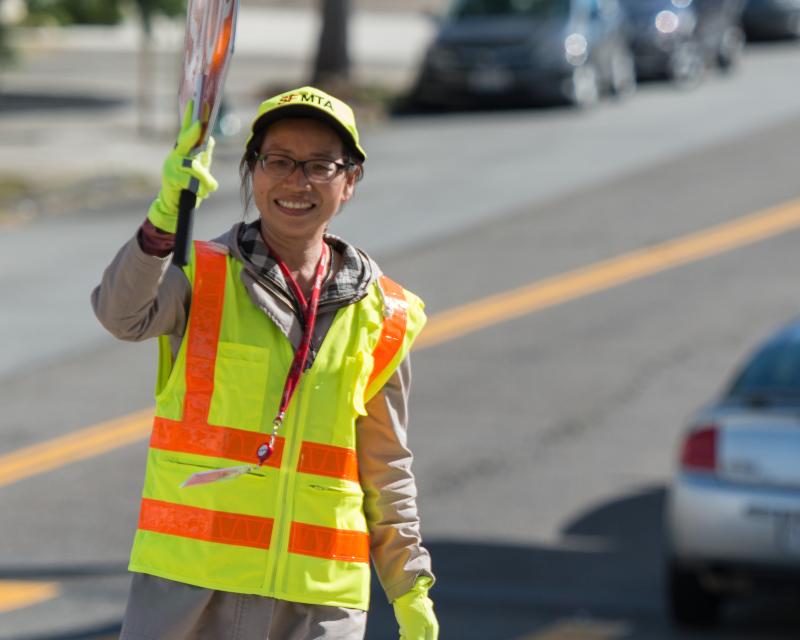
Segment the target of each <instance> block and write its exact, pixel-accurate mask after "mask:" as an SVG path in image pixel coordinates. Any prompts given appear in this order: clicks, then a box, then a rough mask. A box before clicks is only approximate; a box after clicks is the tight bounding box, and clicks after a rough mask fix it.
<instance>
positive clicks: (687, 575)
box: [667, 562, 722, 627]
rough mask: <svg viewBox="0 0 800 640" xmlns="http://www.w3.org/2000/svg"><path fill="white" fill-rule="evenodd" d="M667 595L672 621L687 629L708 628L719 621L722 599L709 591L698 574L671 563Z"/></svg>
mask: <svg viewBox="0 0 800 640" xmlns="http://www.w3.org/2000/svg"><path fill="white" fill-rule="evenodd" d="M668 580H669V584H668V585H667V594H668V598H669V609H670V614H671V616H672V620H673V621H674V622H675V623H676V624H678V625H680V626H686V627H708V626H712V625H713V624H714V623H716V622H717V621H718V620H719V614H720V608H721V605H722V598H721V597H720V596H719V595H718V594H716V593H712V592H711V591H709V590H708V589H707V588H706V587H705V586H704V585H703V583H702V581H701V580H700V577H699V576H698V575H697V573H696V572H694V571H690V570H688V569H684V568H682V567H680V566H679V565H678V564H677V563H675V562H671V563H670V565H669V569H668Z"/></svg>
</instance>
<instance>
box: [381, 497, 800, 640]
mask: <svg viewBox="0 0 800 640" xmlns="http://www.w3.org/2000/svg"><path fill="white" fill-rule="evenodd" d="M665 494H666V491H665V489H664V488H663V487H652V488H647V489H645V490H643V491H640V492H638V493H635V494H633V495H627V496H624V497H621V498H619V499H615V500H612V501H610V502H606V503H604V504H600V505H597V506H596V507H594V508H592V509H590V510H589V511H587V512H585V513H583V514H581V515H580V516H578V517H576V518H575V519H574V520H573V521H571V522H569V523H568V524H567V525H566V526H565V527H564V529H563V531H562V535H563V537H562V541H561V543H559V544H556V545H553V546H515V545H507V544H493V543H491V542H486V543H472V542H462V541H448V540H436V541H432V542H431V543H429V544H428V547H429V549H430V551H431V554H432V556H433V559H434V570H435V571H436V574H437V579H438V583H437V585H436V587H435V588H434V591H433V594H432V596H433V599H434V602H435V605H436V611H437V615H438V617H439V620H440V623H441V627H442V633H441V639H442V640H448V639H452V640H470V639H473V638H474V639H476V640H477V639H481V640H514V639H519V640H523V639H524V640H539V639H541V640H545V639H547V640H551V639H552V640H554V639H555V638H559V639H566V638H569V639H570V640H634V639H635V640H666V639H682V640H690V639H697V640H700V639H704V640H712V639H713V640H723V639H726V640H727V639H736V640H745V639H747V640H766V639H767V638H774V639H777V638H781V639H783V638H786V639H788V638H797V637H800V632H799V630H800V616H798V614H797V612H796V609H797V606H796V605H797V603H791V602H786V601H779V600H775V599H769V600H765V601H763V602H752V603H745V604H742V605H741V606H739V605H735V606H733V607H731V610H730V611H729V612H728V615H727V617H726V618H725V621H724V622H723V623H722V626H721V627H720V628H719V629H717V630H709V631H703V632H700V631H696V632H688V631H680V630H676V629H673V628H672V627H671V625H670V623H669V621H668V620H667V619H666V614H665V611H664V607H663V595H662V584H663V579H664V572H663V557H664V537H663V533H662V522H663V518H662V509H663V505H664V498H665ZM476 514H478V515H477V517H480V516H479V509H478V508H476ZM464 533H465V536H466V535H469V532H468V531H465V532H464ZM514 533H516V534H517V535H518V534H519V533H520V532H514ZM372 602H373V604H372V609H371V611H370V621H369V628H368V631H367V638H368V640H389V639H392V640H396V638H397V631H396V628H397V625H396V623H395V621H394V616H393V613H392V610H391V607H390V606H389V605H388V604H387V603H386V599H385V597H384V596H383V593H382V591H381V590H380V588H379V585H378V584H377V580H376V581H375V583H374V588H373V601H372ZM568 629H571V631H570V632H569V633H568V632H567V630H568ZM576 629H577V631H576ZM581 629H583V631H580V630H581ZM610 629H614V630H613V631H610ZM604 630H605V631H604ZM570 634H571V635H570Z"/></svg>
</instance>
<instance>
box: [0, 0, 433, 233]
mask: <svg viewBox="0 0 800 640" xmlns="http://www.w3.org/2000/svg"><path fill="white" fill-rule="evenodd" d="M183 26H184V25H183V21H182V20H177V21H166V20H162V21H159V22H158V23H157V26H156V32H155V37H154V41H155V47H154V48H155V52H154V60H155V65H154V67H155V69H154V72H153V75H152V79H151V81H150V82H148V83H146V85H145V86H147V87H149V88H151V90H152V93H151V95H150V105H149V107H147V108H146V109H145V110H144V111H142V110H140V107H139V105H138V103H137V101H138V96H139V90H138V87H139V73H140V66H139V64H138V57H139V37H140V34H139V30H138V26H137V25H136V24H132V23H128V24H123V25H120V26H115V27H85V26H84V27H80V26H77V27H70V28H60V29H58V28H45V29H38V30H27V31H25V32H18V33H17V43H18V51H19V54H20V62H19V64H18V65H17V67H16V68H12V69H9V70H4V71H2V72H0V229H2V228H3V227H7V226H9V225H14V224H18V223H20V222H24V221H25V220H26V219H28V218H30V217H31V216H36V215H41V214H50V213H58V212H62V211H66V210H74V209H80V208H103V207H108V206H109V205H110V204H113V202H114V200H116V199H122V200H130V199H131V198H139V197H142V196H143V194H147V197H152V194H153V193H154V192H155V189H157V186H158V179H159V176H160V170H161V162H162V161H163V157H164V153H165V150H166V149H167V148H168V146H169V143H170V141H171V140H172V137H173V136H174V134H175V127H176V123H177V115H176V112H177V106H176V96H175V93H176V87H177V85H178V72H179V65H180V57H179V56H180V49H181V47H182V45H183ZM318 30H319V23H318V12H317V10H316V9H314V8H313V7H312V6H305V7H302V6H301V7H293V8H290V7H263V6H255V5H252V4H249V3H246V4H244V5H243V6H242V8H241V10H240V15H239V21H238V25H237V39H236V53H235V54H234V58H233V61H232V64H231V68H230V71H229V75H228V80H227V83H226V101H227V104H228V106H229V108H231V110H232V111H233V112H234V113H235V114H236V115H237V116H238V117H239V118H240V121H241V123H242V130H241V131H240V133H239V134H238V135H237V136H232V137H230V138H227V139H220V140H218V146H217V155H218V156H222V157H224V156H226V155H230V156H232V157H238V154H239V150H240V149H241V144H242V142H243V139H244V131H245V129H246V126H247V123H248V122H249V119H250V117H251V115H252V113H253V112H254V110H255V107H256V106H257V105H258V103H259V102H260V101H261V100H262V99H263V98H264V97H266V95H267V94H269V93H271V92H273V91H274V90H275V89H276V88H288V87H291V86H296V85H298V84H303V83H306V82H307V80H308V76H309V75H310V67H311V60H312V58H313V55H314V53H315V47H316V38H317V34H318ZM433 32H434V24H433V21H432V20H430V19H429V18H427V17H426V16H425V15H423V14H422V13H420V12H417V11H415V12H409V11H398V10H393V9H392V8H391V7H389V6H388V3H384V4H383V5H382V8H381V10H376V11H366V10H357V11H354V12H353V17H352V22H351V34H350V38H351V39H350V43H351V44H350V46H351V57H352V60H353V78H354V81H355V83H356V84H357V85H359V86H366V87H377V88H379V90H380V91H389V92H401V91H402V90H404V89H405V88H406V87H407V86H408V85H409V84H410V82H412V80H413V75H414V72H415V68H416V65H417V62H418V60H419V58H420V56H421V55H422V52H423V50H424V47H425V45H426V44H427V42H428V41H429V40H430V38H431V37H432V35H433ZM143 112H144V113H146V114H147V118H146V119H145V122H146V123H147V128H148V132H147V134H146V135H142V134H141V132H140V128H139V119H140V114H141V113H143ZM361 113H362V118H361V120H362V126H363V125H367V126H368V125H369V124H370V121H371V120H374V117H375V116H374V113H371V112H370V111H369V110H361Z"/></svg>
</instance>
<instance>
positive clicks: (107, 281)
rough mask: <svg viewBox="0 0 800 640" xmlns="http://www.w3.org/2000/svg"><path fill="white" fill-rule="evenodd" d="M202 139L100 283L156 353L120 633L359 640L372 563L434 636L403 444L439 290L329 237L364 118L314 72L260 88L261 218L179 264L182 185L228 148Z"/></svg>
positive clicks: (204, 183)
mask: <svg viewBox="0 0 800 640" xmlns="http://www.w3.org/2000/svg"><path fill="white" fill-rule="evenodd" d="M199 133H200V131H199V127H197V126H195V127H192V126H190V125H189V124H188V122H187V123H186V124H185V125H184V127H183V128H182V130H181V132H180V134H179V136H178V142H177V144H176V146H175V149H174V150H173V151H172V152H171V153H170V154H169V156H168V157H167V160H166V162H165V164H164V180H163V183H162V189H161V192H160V193H159V196H158V198H157V199H156V200H155V202H154V203H153V205H152V206H151V208H150V211H149V213H148V217H147V220H145V222H144V223H143V225H142V226H141V228H140V229H139V231H138V232H137V234H136V236H135V237H134V238H133V239H131V240H130V241H129V242H128V243H127V244H126V245H125V246H124V247H123V248H122V250H121V251H120V252H119V253H118V254H117V256H116V257H115V259H114V261H113V262H112V263H111V265H110V266H109V267H108V268H107V269H106V272H105V273H104V275H103V279H102V282H101V283H100V285H99V286H98V287H97V288H96V289H95V291H94V292H93V294H92V303H93V306H94V309H95V313H96V314H97V317H98V319H99V320H100V322H101V323H102V324H103V325H104V326H105V327H106V328H108V329H109V331H111V332H112V333H113V334H114V335H116V336H117V337H119V338H122V339H127V340H143V339H146V338H149V337H158V338H159V347H160V366H159V376H158V381H157V383H156V416H155V420H154V424H153V430H152V435H151V438H150V451H149V454H148V462H147V472H146V476H145V482H144V491H143V496H142V503H141V510H140V517H139V526H138V531H137V533H136V538H135V541H134V545H133V551H132V553H131V562H130V569H131V570H132V571H133V572H134V578H133V582H132V587H131V593H130V597H129V600H128V609H127V612H126V616H125V622H124V625H123V630H122V638H129V639H141V638H193V639H194V638H197V639H201V638H203V639H205V638H208V639H209V640H211V639H214V640H217V639H219V638H236V639H241V640H244V639H249V638H253V639H255V638H258V639H264V638H267V639H269V638H271V639H273V640H311V639H318V638H319V639H326V638H330V639H333V638H336V639H337V640H338V639H343V640H351V639H353V640H355V639H358V638H363V636H364V633H365V628H366V612H367V609H368V605H369V592H370V586H369V581H370V569H369V562H370V559H371V560H372V562H373V564H374V566H375V568H376V572H377V574H378V576H379V578H380V580H381V583H382V585H383V587H384V590H385V591H386V595H387V597H388V598H389V600H390V601H391V602H392V603H393V604H394V608H395V614H396V617H397V620H398V623H399V625H400V633H401V636H402V637H403V638H405V639H406V640H431V639H435V638H436V637H437V635H438V623H437V621H436V617H435V615H434V613H433V606H432V602H431V600H430V598H429V597H428V590H429V588H430V587H431V586H432V585H433V574H432V572H431V566H430V556H429V554H428V552H427V551H426V550H425V548H424V547H423V546H422V543H421V536H420V532H419V518H418V515H417V508H416V485H415V482H414V477H413V475H412V474H411V461H412V456H411V452H410V451H409V450H408V448H407V444H406V442H407V436H406V426H407V400H408V388H409V376H410V370H409V363H408V357H407V356H408V352H409V351H410V349H411V346H412V344H413V343H414V340H415V339H416V337H417V336H418V334H419V332H420V330H421V329H422V327H423V325H424V323H425V314H424V312H423V304H422V301H421V300H420V299H419V298H417V297H416V296H415V295H414V294H413V293H411V292H409V291H407V290H405V289H403V287H401V286H400V285H398V284H396V283H395V282H393V281H392V280H391V279H389V278H388V277H386V276H385V275H383V274H382V273H381V271H380V268H379V267H378V266H377V264H375V262H374V261H373V260H372V259H370V258H369V256H367V254H365V253H364V252H363V251H361V250H359V249H357V248H355V247H353V246H352V245H350V244H348V243H346V242H345V241H343V240H341V239H339V238H337V237H334V236H331V235H328V234H327V228H328V224H329V223H330V221H331V219H332V218H333V216H335V215H336V214H337V212H338V211H339V210H340V208H341V206H342V205H343V204H344V203H345V202H347V201H348V200H350V199H351V198H352V197H353V196H354V194H355V189H356V183H357V182H358V180H359V179H360V178H361V177H362V176H363V163H364V161H365V160H366V153H365V152H364V150H363V148H362V147H361V144H360V142H359V135H358V130H357V128H356V122H355V117H354V115H353V112H352V110H351V109H350V107H349V106H348V105H346V104H345V103H343V102H341V101H340V100H337V99H336V98H334V97H333V96H330V95H328V94H325V93H323V92H322V91H320V90H318V89H315V88H313V87H303V88H301V89H296V90H294V91H291V92H288V93H285V94H281V95H278V96H275V97H274V98H270V99H269V100H266V101H265V102H263V103H262V104H261V106H260V108H259V111H258V113H257V115H256V118H255V120H254V122H253V126H252V130H251V135H250V138H249V139H248V141H247V144H246V146H245V151H244V154H243V156H242V160H241V163H240V172H241V176H242V190H243V195H244V200H245V206H246V207H247V206H248V205H249V204H250V203H251V202H252V203H253V204H255V207H256V209H257V210H258V213H259V216H258V219H257V220H256V221H255V222H252V223H238V224H236V225H234V226H233V228H232V229H231V230H230V231H228V232H227V233H225V234H223V235H222V236H220V237H218V238H216V239H215V240H214V241H212V242H195V245H194V249H193V252H192V255H191V259H190V261H189V264H188V265H187V266H186V267H184V268H182V269H181V268H178V267H176V266H174V265H172V264H171V263H170V257H169V256H170V253H171V251H172V248H173V246H174V231H175V225H176V215H177V199H178V195H177V194H178V193H179V192H180V190H181V189H185V188H187V187H188V186H189V184H190V182H191V181H196V183H197V184H199V187H200V188H199V190H198V197H199V198H204V197H207V196H208V195H209V194H210V193H211V192H213V191H214V190H215V189H216V181H215V180H214V179H213V177H212V176H211V173H210V165H211V150H213V141H212V143H211V144H210V145H209V151H208V152H206V153H204V154H203V155H201V156H198V157H194V158H189V157H186V155H187V152H188V150H189V149H191V148H192V147H193V146H194V143H195V141H196V140H197V138H198V136H199ZM220 480H227V482H220Z"/></svg>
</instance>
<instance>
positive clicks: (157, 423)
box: [150, 416, 284, 468]
mask: <svg viewBox="0 0 800 640" xmlns="http://www.w3.org/2000/svg"><path fill="white" fill-rule="evenodd" d="M264 438H265V436H264V434H263V433H258V432H256V431H245V430H244V429H234V428H232V427H217V426H214V425H211V424H187V423H185V422H176V421H175V420H167V419H166V418H159V417H158V416H156V417H155V419H154V420H153V433H152V435H151V436H150V446H151V447H153V448H154V449H165V450H166V451H181V452H184V453H194V454H198V455H201V456H210V457H213V458H228V459H230V460H239V461H241V462H254V461H255V460H257V457H256V451H258V448H259V447H260V446H261V445H262V444H263V443H264ZM283 447H284V439H283V438H280V437H279V438H276V439H275V452H274V453H273V454H272V456H271V457H270V458H269V460H267V461H266V462H265V463H264V466H267V467H275V468H278V467H280V466H281V458H282V456H283Z"/></svg>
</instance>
